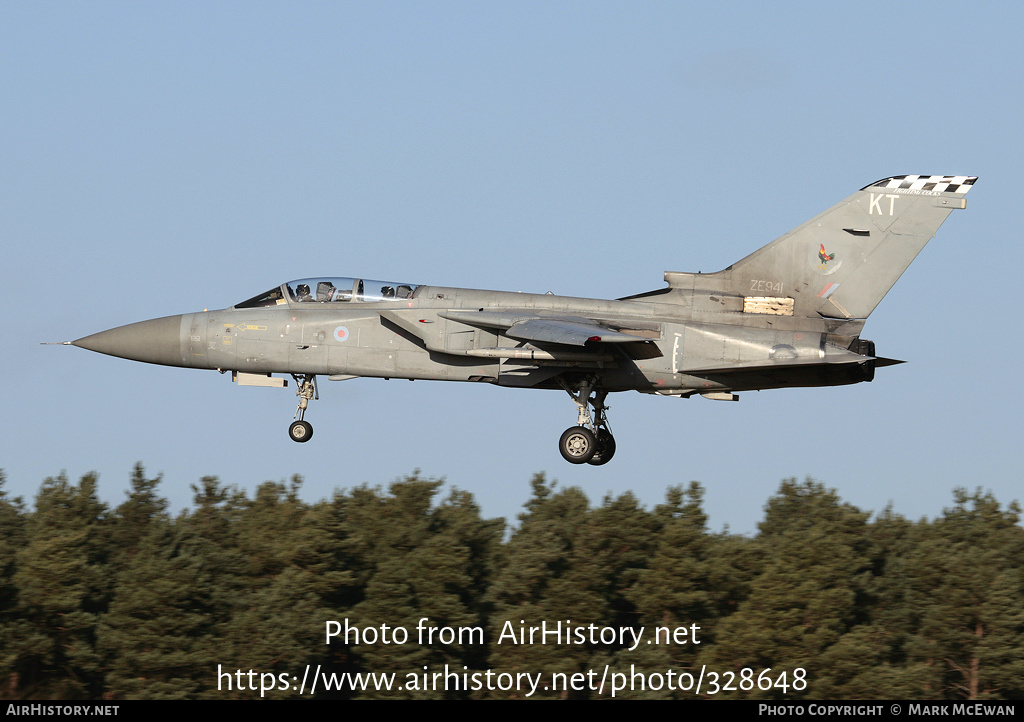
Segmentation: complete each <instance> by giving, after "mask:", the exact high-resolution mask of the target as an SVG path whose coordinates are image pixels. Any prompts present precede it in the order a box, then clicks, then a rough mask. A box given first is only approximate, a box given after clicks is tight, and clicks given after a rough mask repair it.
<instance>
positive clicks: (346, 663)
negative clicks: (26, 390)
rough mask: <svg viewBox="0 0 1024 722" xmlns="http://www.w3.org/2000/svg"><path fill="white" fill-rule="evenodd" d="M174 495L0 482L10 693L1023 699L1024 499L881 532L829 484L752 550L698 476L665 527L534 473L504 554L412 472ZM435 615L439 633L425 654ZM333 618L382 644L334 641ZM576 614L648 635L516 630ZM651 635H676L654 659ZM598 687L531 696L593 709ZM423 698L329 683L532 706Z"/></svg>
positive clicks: (892, 520)
mask: <svg viewBox="0 0 1024 722" xmlns="http://www.w3.org/2000/svg"><path fill="white" fill-rule="evenodd" d="M159 482H160V479H159V478H155V479H153V478H147V476H146V473H145V471H144V469H143V468H142V466H141V465H139V466H136V468H135V470H134V474H133V476H132V480H131V491H130V492H129V493H128V496H127V499H125V501H124V502H123V503H122V504H120V505H119V506H117V507H116V508H110V507H109V506H108V505H107V504H104V503H102V502H101V501H99V500H98V498H97V495H96V479H95V477H93V476H85V477H83V478H82V479H81V480H80V481H79V482H78V484H74V483H72V482H70V481H69V480H68V479H66V478H64V477H58V478H51V479H47V480H46V481H45V482H43V484H42V486H41V488H40V490H39V494H38V496H37V498H36V500H35V509H34V511H30V510H29V509H28V508H27V507H26V505H25V503H24V502H23V501H22V500H21V499H16V498H15V499H12V498H10V496H9V495H7V494H5V493H4V492H3V479H2V476H0V697H2V698H6V699H45V698H49V699H61V698H65V699H67V698H78V699H82V698H91V699H136V698H160V699H171V698H205V699H210V698H215V699H223V698H251V697H259V696H261V692H260V691H259V689H258V688H259V686H260V684H261V680H262V682H263V686H264V687H268V686H273V687H274V689H273V690H270V691H267V692H266V693H265V694H264V696H266V697H277V698H281V697H284V698H295V697H297V696H299V695H298V692H297V688H298V687H299V686H300V684H301V683H302V681H303V677H304V676H306V675H308V676H309V678H310V679H311V677H312V675H314V673H315V671H316V670H317V669H319V671H320V674H321V675H327V676H329V675H335V677H334V679H340V677H338V676H337V675H342V674H345V673H367V672H372V673H378V674H379V673H392V672H393V673H396V674H397V675H398V677H399V680H400V681H401V680H402V679H404V678H405V676H406V675H408V674H410V673H412V674H418V675H420V676H421V677H422V675H423V674H424V673H427V674H433V673H436V672H443V671H444V670H445V669H447V670H449V671H453V672H458V673H459V674H461V675H470V674H472V673H473V672H474V671H478V672H486V671H488V670H490V671H491V673H492V674H493V675H500V674H502V673H504V674H506V675H512V676H514V675H516V674H519V673H523V672H526V673H529V674H533V675H536V674H543V675H545V677H544V680H545V683H547V681H548V679H550V678H551V677H552V675H556V674H563V675H567V676H568V677H571V675H573V674H579V675H580V677H578V678H577V679H578V680H586V679H587V676H586V675H587V673H588V672H591V671H592V670H596V674H597V675H598V679H599V678H600V675H601V674H602V673H603V670H605V668H606V665H608V669H610V670H612V671H617V672H620V673H626V674H629V673H630V671H631V670H633V671H634V672H640V673H643V674H645V675H648V677H646V678H645V681H646V682H649V684H646V685H643V686H644V687H645V688H641V684H640V682H639V680H640V678H639V677H634V678H633V687H634V689H632V690H623V691H619V692H618V693H617V696H618V697H648V698H649V697H655V698H657V697H676V698H693V697H694V696H696V695H695V694H694V692H693V691H692V690H691V691H689V692H687V691H683V690H682V689H679V687H680V686H682V685H683V683H682V680H684V679H686V678H685V677H684V676H681V675H684V673H687V672H689V673H692V674H694V675H698V674H700V671H701V669H704V670H705V681H704V685H705V686H704V687H703V688H702V692H701V695H700V696H704V697H710V696H715V697H726V698H727V697H742V698H800V697H806V698H810V699H839V698H875V699H879V698H881V699H886V698H896V699H906V698H928V699H999V698H1002V699H1013V698H1016V699H1020V698H1022V697H1024V653H1022V651H1024V531H1022V529H1021V527H1020V526H1019V525H1018V520H1019V508H1018V507H1017V505H1016V503H1012V504H1010V506H1009V507H1008V508H1006V509H1003V508H1001V507H1000V505H999V503H998V502H997V501H996V500H995V499H993V498H992V496H991V495H990V494H986V493H982V492H981V491H980V490H979V491H976V492H974V493H973V494H972V493H968V492H967V491H964V490H957V491H956V492H955V495H954V499H953V504H952V506H950V507H949V508H948V509H946V510H945V512H944V513H943V515H942V516H940V517H939V518H937V519H934V520H932V521H927V520H921V521H918V522H913V521H909V520H907V519H904V518H902V517H900V516H899V515H897V514H895V513H893V512H892V511H891V510H886V511H884V512H882V513H881V514H879V515H877V516H876V517H875V518H874V519H873V520H872V519H869V517H870V515H869V514H868V513H865V512H863V511H861V510H859V509H857V508H855V507H853V506H851V505H850V504H847V503H844V502H843V501H842V500H841V499H839V498H838V497H837V495H836V494H835V492H834V491H832V490H829V489H827V488H825V487H823V486H822V485H820V484H818V483H816V482H813V481H806V482H803V483H800V482H797V481H795V480H789V481H785V482H783V483H782V485H781V488H780V489H779V491H778V493H777V495H776V496H773V497H772V498H770V499H769V500H768V502H767V504H766V507H765V516H764V520H763V521H762V522H761V523H760V525H759V527H760V529H759V533H758V534H757V535H756V536H755V537H753V538H750V537H745V536H738V535H733V534H728V533H714V532H711V531H709V530H708V528H707V519H706V516H705V514H704V511H703V510H702V495H703V491H702V488H701V487H700V485H698V484H696V483H692V484H690V486H689V487H686V488H684V487H672V488H670V489H669V490H668V492H667V494H666V498H665V501H664V503H662V504H660V505H658V506H657V507H656V508H654V509H652V510H648V509H645V508H643V507H642V506H641V505H640V504H639V503H638V502H637V499H636V498H635V497H634V496H633V495H631V494H628V493H627V494H624V495H622V496H620V497H618V498H611V497H609V498H606V499H604V501H603V503H602V504H601V505H600V506H599V507H597V508H591V507H590V505H589V503H588V501H587V498H586V497H585V496H584V494H583V493H582V492H581V491H580V490H579V489H577V488H560V487H557V486H556V485H555V484H552V483H548V482H547V481H545V479H544V477H543V476H537V477H536V478H535V479H533V481H532V487H533V493H532V497H531V499H530V501H529V502H528V503H527V504H526V505H525V510H524V511H523V513H522V514H520V516H519V522H518V525H517V526H516V527H515V529H514V531H512V532H511V534H509V535H506V529H505V526H506V525H505V521H504V520H501V519H483V518H481V515H480V510H479V508H478V507H477V506H476V504H475V503H474V501H473V498H472V496H471V495H470V494H468V493H466V492H463V491H448V492H447V493H444V492H442V490H441V486H442V483H441V482H439V481H431V480H423V479H419V478H417V477H415V476H413V477H410V478H407V479H405V480H402V481H398V482H395V483H393V484H391V485H390V486H389V487H388V488H387V489H386V490H382V489H380V488H368V487H359V488H356V489H351V490H347V491H339V492H336V493H335V494H334V497H333V498H332V499H330V500H325V501H320V502H318V503H315V504H308V503H305V502H303V501H302V500H301V499H299V496H298V490H299V486H300V483H301V481H300V479H298V478H294V479H292V481H291V482H290V483H288V484H285V483H271V482H267V483H264V484H263V485H262V486H260V487H259V488H258V489H257V491H256V493H255V497H254V498H249V496H248V495H247V494H245V493H243V492H241V491H239V490H237V489H236V488H234V487H225V486H223V485H221V484H220V483H219V482H218V481H217V479H215V478H212V477H211V478H204V479H203V480H202V481H201V483H200V484H199V485H198V486H194V487H193V489H194V492H195V501H194V506H193V508H190V509H187V510H185V511H183V512H181V513H180V514H178V515H177V516H171V515H170V514H169V513H168V512H167V501H166V500H165V499H163V498H162V497H161V496H160V495H159V493H158V490H157V488H158V485H159ZM506 536H507V540H506ZM424 618H426V619H427V620H429V622H428V626H430V627H432V628H434V630H435V632H436V633H435V635H434V637H433V638H432V639H431V640H429V641H426V640H422V641H423V643H420V640H418V638H417V629H418V626H421V625H422V623H421V620H422V619H424ZM329 620H332V621H337V622H339V623H341V624H344V623H345V622H346V620H347V623H348V624H349V625H350V626H358V627H359V628H360V629H361V630H363V632H364V633H365V632H366V630H369V629H371V628H372V630H373V631H372V633H370V634H367V635H366V636H364V637H361V638H359V639H356V638H355V635H352V634H350V637H349V639H348V642H347V643H346V641H345V639H344V638H343V635H342V636H338V637H336V638H334V639H333V640H332V643H331V644H329V645H328V644H326V643H325V629H326V626H325V625H326V624H327V622H328V621H329ZM560 621H561V622H562V623H563V625H566V626H572V627H581V628H583V630H584V631H583V633H582V635H581V636H589V635H590V631H588V630H589V625H595V626H594V629H596V630H598V633H599V632H600V630H602V629H603V628H611V629H612V630H614V633H616V634H617V633H619V632H620V631H621V630H622V628H629V629H630V630H632V631H633V633H638V634H642V635H643V636H642V640H643V641H642V642H641V643H639V644H634V643H633V642H632V641H631V639H632V638H631V637H630V636H629V635H625V636H624V637H623V638H618V637H617V638H616V639H615V641H612V642H611V643H607V644H606V643H602V642H601V641H600V640H597V641H594V640H592V639H589V638H588V639H584V640H580V639H574V640H572V641H573V643H572V644H556V643H552V642H551V641H548V643H544V644H542V643H539V641H538V640H537V639H535V641H534V643H533V644H529V643H527V644H514V643H512V641H511V640H510V638H509V636H508V635H507V632H508V630H510V629H511V630H514V631H515V633H516V634H517V635H519V634H520V632H522V631H524V630H525V631H526V632H527V633H528V631H529V628H530V627H538V626H540V625H541V623H542V622H546V624H547V625H548V627H547V628H548V629H552V628H553V625H556V624H557V623H558V622H560ZM506 623H508V624H506ZM382 625H387V628H388V630H391V633H392V635H394V633H395V632H397V631H398V629H399V628H400V629H401V630H403V631H404V632H406V633H408V635H409V641H408V642H407V643H405V644H398V643H394V641H395V639H394V636H393V637H392V638H391V639H388V638H386V634H387V630H384V629H383V628H382ZM695 627H699V631H696V630H695ZM656 628H661V629H663V630H672V631H674V632H675V634H676V636H675V638H674V640H672V642H671V643H660V644H648V643H647V641H649V640H653V639H654V634H655V629H656ZM641 629H642V630H643V631H642V632H641V631H640V630H641ZM443 630H446V631H445V633H444V634H442V633H441V632H442V631H443ZM473 630H483V634H482V635H481V634H479V633H477V634H473ZM457 631H462V632H464V633H465V634H464V635H462V638H459V637H458V636H457V635H456V632H457ZM695 631H696V635H697V639H699V641H700V644H694V643H693V637H692V636H690V635H692V634H694V632H695ZM503 632H504V633H506V634H505V636H504V637H503ZM666 633H667V632H666ZM549 640H550V638H549ZM499 641H500V643H499ZM606 641H609V640H606ZM662 641H664V640H662ZM389 642H390V643H389ZM631 646H632V647H633V649H630V647H631ZM446 665H447V667H446ZM745 668H746V669H749V670H753V671H752V672H748V673H747V677H743V676H742V674H741V673H742V670H744V669H745ZM768 669H770V670H771V671H770V673H768V676H765V677H759V675H760V674H761V673H762V672H763V671H764V670H768ZM218 670H220V672H221V674H218ZM237 670H241V671H242V673H243V674H242V675H237V674H233V673H234V672H236V671H237ZM249 670H253V671H254V672H255V676H249V675H247V673H248V671H249ZM798 670H804V671H803V672H800V671H798ZM670 671H672V674H674V675H675V684H674V685H673V684H667V683H666V680H671V676H667V675H669V672H670ZM711 672H715V673H717V674H718V675H719V678H718V684H719V685H720V687H721V688H720V689H719V690H715V691H716V692H717V694H714V695H712V694H710V691H711V690H710V688H709V684H708V683H709V681H710V677H709V674H710V673H711ZM728 673H734V674H735V675H736V676H735V677H734V678H731V679H730V677H729V676H728ZM783 673H785V674H784V675H783ZM261 674H263V675H265V676H264V677H261V676H260V675H261ZM271 675H273V676H271ZM568 677H566V679H567V678H568ZM325 678H326V677H321V678H320V679H325ZM511 678H512V677H510V676H506V677H505V678H504V679H506V680H507V679H511ZM462 679H468V677H463V678H462ZM477 679H483V677H482V676H481V677H478V678H477ZM492 679H497V677H496V676H495V677H492ZM594 679H595V678H594V676H593V675H591V677H590V678H589V685H588V684H577V685H576V686H577V687H578V688H577V689H569V690H567V691H566V690H563V689H560V690H550V689H549V690H547V691H545V690H543V689H540V690H538V691H537V692H536V694H534V695H533V696H535V697H569V698H587V697H597V696H599V695H598V694H597V693H596V692H595V691H592V690H591V689H590V687H592V686H593V682H594ZM759 679H760V680H761V682H762V687H764V686H767V687H768V688H767V689H765V688H759V687H758V685H757V682H758V680H759ZM797 679H803V680H805V682H806V684H805V685H800V684H795V681H796V680H797ZM267 680H270V681H271V682H272V683H273V684H270V685H268V684H267ZM779 680H782V681H783V682H784V684H781V685H780V684H778V682H779ZM741 684H742V686H741ZM769 685H770V686H769ZM252 686H255V687H256V688H257V689H256V690H255V691H254V690H252V689H250V687H252ZM409 686H411V685H407V686H406V688H405V689H404V690H402V691H399V690H398V689H397V688H396V689H393V690H391V691H388V692H378V691H375V690H374V689H372V686H371V688H369V689H366V690H355V691H353V690H352V689H348V688H346V689H342V690H338V689H332V690H330V691H325V690H324V687H323V684H321V685H320V686H319V687H318V692H317V696H319V697H328V698H346V697H388V698H400V697H403V696H407V697H416V698H425V697H434V698H439V697H448V698H467V697H468V698H481V697H522V696H524V694H523V692H522V691H516V690H508V691H501V690H500V689H490V690H489V689H487V688H486V687H484V688H482V689H473V688H472V685H470V686H471V688H470V689H469V690H465V689H463V688H462V687H463V686H465V685H460V684H459V683H458V682H454V683H453V682H451V681H449V683H448V689H447V690H444V689H435V688H433V687H429V686H428V688H427V689H412V690H411V689H409V688H408V687H409ZM478 686H483V685H478ZM651 686H654V687H657V688H658V689H651ZM729 686H732V687H735V689H734V690H729V689H726V687H729ZM751 686H752V687H753V689H750V687H751ZM239 687H241V689H240V688H239ZM281 687H288V689H280V688H281ZM669 687H675V689H669ZM801 687H802V688H801ZM306 691H307V694H306V697H309V694H308V691H309V682H308V681H307V683H306ZM601 696H606V697H607V696H609V695H608V692H607V689H606V691H605V692H604V694H603V695H601Z"/></svg>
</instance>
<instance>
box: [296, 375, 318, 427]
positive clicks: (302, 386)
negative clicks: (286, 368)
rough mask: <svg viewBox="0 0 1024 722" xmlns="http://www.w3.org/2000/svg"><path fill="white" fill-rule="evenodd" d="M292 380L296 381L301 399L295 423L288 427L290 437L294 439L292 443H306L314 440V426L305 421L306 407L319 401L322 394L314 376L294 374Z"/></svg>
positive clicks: (297, 391) (297, 393) (297, 394)
mask: <svg viewBox="0 0 1024 722" xmlns="http://www.w3.org/2000/svg"><path fill="white" fill-rule="evenodd" d="M292 378H293V379H295V386H296V389H295V395H296V396H298V397H299V406H298V408H297V409H295V416H294V417H293V418H294V419H295V421H293V422H292V425H291V426H289V427H288V436H290V437H292V441H298V442H299V443H305V442H307V441H309V440H310V439H311V438H313V425H312V424H311V423H309V422H308V421H304V420H303V417H304V416H305V415H306V406H307V405H308V404H309V402H310V401H312V400H313V399H319V398H320V392H319V391H317V388H316V376H315V375H314V374H309V375H305V374H298V375H296V374H292Z"/></svg>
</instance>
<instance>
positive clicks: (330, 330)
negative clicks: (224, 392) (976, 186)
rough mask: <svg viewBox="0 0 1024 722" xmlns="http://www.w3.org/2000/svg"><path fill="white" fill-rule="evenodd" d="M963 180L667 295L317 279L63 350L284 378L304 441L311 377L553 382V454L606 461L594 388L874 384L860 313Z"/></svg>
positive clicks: (678, 282) (273, 381) (805, 229)
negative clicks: (557, 417)
mask: <svg viewBox="0 0 1024 722" xmlns="http://www.w3.org/2000/svg"><path fill="white" fill-rule="evenodd" d="M975 180H976V179H975V178H974V177H969V176H896V177H893V178H886V179H884V180H881V181H878V182H876V183H873V184H871V185H869V186H866V187H865V188H863V189H861V190H860V191H858V192H856V193H855V194H853V195H852V196H850V197H849V198H847V199H846V200H845V201H843V202H841V203H839V204H837V205H835V206H833V207H832V208H830V209H829V210H827V211H825V212H824V213H822V214H821V215H819V216H817V217H816V218H814V219H812V220H810V221H808V222H807V223H805V224H803V225H802V226H799V227H798V228H796V229H794V230H793V231H791V232H790V233H787V234H786V235H784V236H782V237H781V238H779V239H777V240H776V241H774V242H772V243H770V244H768V245H767V246H765V247H764V248H762V249H760V250H758V251H756V252H755V253H753V254H751V255H750V256H747V257H746V258H744V259H743V260H741V261H739V262H737V263H735V264H733V265H732V266H730V267H729V268H727V269H725V270H723V271H719V272H717V273H707V274H701V273H677V272H667V273H666V274H665V280H666V281H667V283H668V286H667V287H666V288H663V289H659V290H656V291H651V292H648V293H642V294H638V295H635V296H629V297H626V298H621V299H617V300H600V299H591V298H573V297H565V296H556V295H552V294H543V295H541V294H530V293H510V292H500V291H485V290H476V289H466V288H449V287H443V286H429V285H418V284H413V283H395V282H381V281H370V280H367V279H357V278H335V277H320V278H309V279H302V280H297V281H291V282H288V283H285V284H282V285H280V286H278V287H275V288H273V289H271V290H269V291H267V292H266V293H263V294H260V295H258V296H255V297H253V298H251V299H249V300H247V301H243V302H242V303H239V304H236V305H235V306H232V307H231V308H227V309H224V310H218V311H203V312H199V313H187V314H183V315H179V316H168V317H165V318H159V319H154V320H150V321H142V322H140V323H134V324H129V325H127V326H122V327H119V328H115V329H111V330H109V331H103V332H100V333H97V334H93V335H92V336H86V337H85V338H81V339H78V340H77V341H73V342H70V343H72V344H73V345H75V346H80V347H82V348H86V349H89V350H92V351H97V352H100V353H105V354H110V355H113V356H120V357H122V358H128V359H132V360H136V361H145V362H148V363H155V364H163V365H167V366H182V367H187V368H197V369H216V370H218V371H221V372H227V371H231V372H232V378H233V379H234V380H235V381H236V382H238V383H239V384H240V385H257V386H285V385H287V381H286V380H285V379H284V378H278V377H274V376H272V374H288V375H291V376H292V377H293V378H294V379H295V381H296V384H297V394H298V396H299V408H298V410H297V411H296V414H295V421H294V422H293V423H292V425H291V427H290V431H289V433H290V435H291V437H292V438H293V439H294V440H295V441H307V440H308V439H309V438H310V437H311V435H312V427H311V426H310V424H309V423H308V422H307V421H305V419H304V415H305V411H306V407H307V404H308V402H309V401H310V400H311V399H313V398H314V397H316V396H317V394H318V392H317V386H316V377H318V376H327V377H328V379H330V380H342V379H351V378H355V377H376V378H402V379H432V380H439V381H474V382H484V383H491V384H497V385H499V386H510V387H518V388H542V389H559V388H560V389H563V390H565V391H566V392H568V394H569V395H570V396H571V397H572V399H573V401H574V402H575V404H576V406H577V410H578V420H577V425H576V426H573V427H570V428H569V429H567V430H566V431H565V433H563V434H562V437H561V439H560V442H559V448H560V451H561V453H562V455H563V457H564V458H566V459H567V460H568V461H570V462H573V463H591V464H603V463H606V462H607V461H608V460H609V459H611V456H612V455H613V454H614V452H615V441H614V438H613V437H612V435H611V432H610V430H609V427H608V420H607V416H606V408H607V407H606V406H605V404H604V401H605V397H606V395H607V394H608V393H609V392H614V391H627V390H636V391H640V392H643V393H652V394H660V395H666V396H679V397H689V396H691V395H694V394H699V395H701V396H704V397H706V398H710V399H716V400H735V399H736V398H737V396H736V393H737V392H740V391H746V390H752V389H769V388H782V387H790V386H832V385H840V384H851V383H857V382H860V381H871V380H872V378H873V377H874V371H875V368H876V367H879V366H884V365H889V364H892V363H899V362H898V361H893V360H890V359H884V358H880V357H878V356H876V355H875V351H874V344H873V343H872V342H870V341H866V340H862V339H861V337H860V336H861V331H862V329H863V327H864V322H865V320H866V318H867V316H868V315H869V314H870V313H871V311H872V310H873V309H874V308H875V306H876V305H877V304H878V302H879V301H880V300H881V298H882V297H883V296H884V295H885V293H886V292H888V290H889V289H890V288H891V287H892V285H893V284H894V283H895V282H896V280H897V279H898V278H899V276H900V275H901V274H902V273H903V271H904V270H905V269H906V268H907V266H908V265H909V264H910V262H911V261H913V259H914V258H915V257H916V256H917V254H918V252H920V250H921V249H922V248H923V247H924V245H925V244H926V243H927V242H928V240H929V239H931V237H932V236H933V235H934V234H935V231H936V230H937V229H938V227H939V225H941V223H942V222H943V221H944V220H945V218H946V217H947V216H948V215H949V212H950V211H951V210H953V209H956V208H963V207H965V205H966V200H965V197H964V196H965V195H966V193H967V191H968V190H970V188H971V187H972V185H973V183H974V181H975ZM591 407H592V408H593V410H594V413H593V414H591V413H590V408H591Z"/></svg>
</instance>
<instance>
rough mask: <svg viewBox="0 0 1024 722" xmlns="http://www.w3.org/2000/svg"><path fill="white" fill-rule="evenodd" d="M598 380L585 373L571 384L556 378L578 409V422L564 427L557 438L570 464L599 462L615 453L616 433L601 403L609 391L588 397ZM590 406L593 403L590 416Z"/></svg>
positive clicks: (596, 463)
mask: <svg viewBox="0 0 1024 722" xmlns="http://www.w3.org/2000/svg"><path fill="white" fill-rule="evenodd" d="M597 381H598V379H597V378H595V377H587V378H584V379H583V380H582V381H579V382H578V383H576V384H575V385H570V384H569V383H568V382H566V381H564V380H562V379H559V383H560V384H561V386H562V388H563V389H565V392H566V393H567V394H569V396H570V397H571V398H572V400H573V402H574V403H575V404H576V408H577V410H578V412H579V419H578V423H577V425H576V426H571V427H569V428H568V429H566V430H565V431H564V432H563V433H562V436H561V438H560V439H559V440H558V450H559V452H561V454H562V458H563V459H565V460H566V461H568V462H569V463H570V464H590V465H592V466H601V465H602V464H607V463H608V462H609V461H611V460H612V457H613V456H614V455H615V437H613V436H612V432H611V429H610V428H609V426H608V416H607V412H608V407H607V406H605V404H604V400H605V397H607V396H608V392H607V391H604V390H601V391H597V392H596V393H594V394H593V398H591V393H592V392H593V391H594V386H595V385H596V384H597ZM591 406H593V407H594V414H593V416H591V414H590V408H589V407H591Z"/></svg>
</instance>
